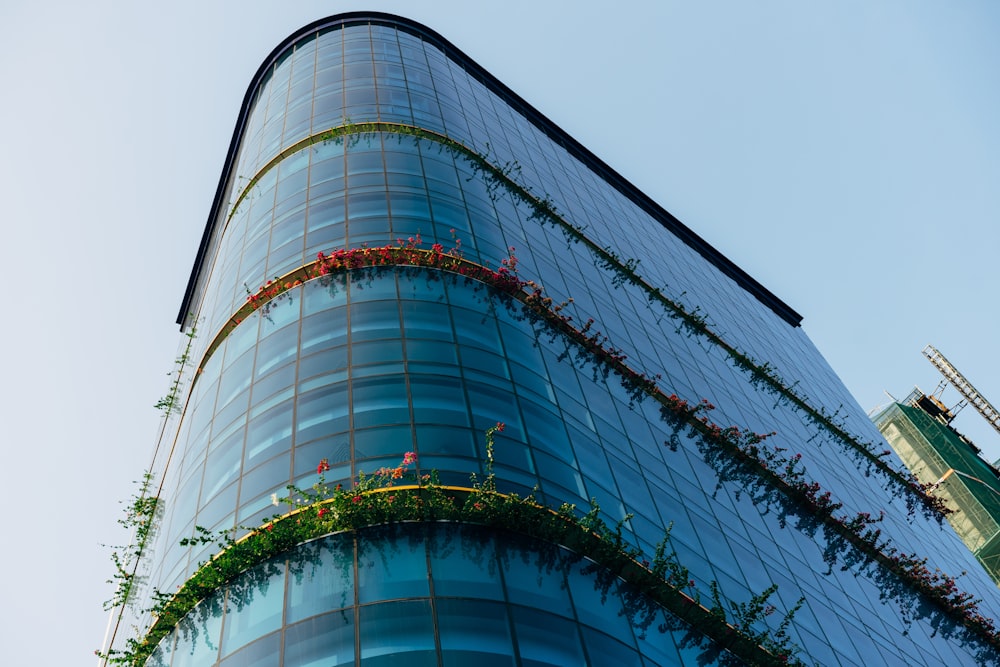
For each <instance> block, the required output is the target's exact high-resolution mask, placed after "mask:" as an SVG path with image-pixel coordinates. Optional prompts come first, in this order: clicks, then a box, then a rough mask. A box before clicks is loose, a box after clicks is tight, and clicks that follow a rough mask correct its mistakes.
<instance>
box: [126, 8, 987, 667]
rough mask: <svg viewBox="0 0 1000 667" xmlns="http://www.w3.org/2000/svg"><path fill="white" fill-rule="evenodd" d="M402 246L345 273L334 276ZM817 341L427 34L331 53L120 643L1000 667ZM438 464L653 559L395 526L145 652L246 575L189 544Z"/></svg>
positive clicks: (240, 213) (190, 376) (259, 188)
mask: <svg viewBox="0 0 1000 667" xmlns="http://www.w3.org/2000/svg"><path fill="white" fill-rule="evenodd" d="M387 246H391V247H392V249H391V250H386V251H385V253H386V255H387V256H389V257H390V259H389V260H386V261H384V262H382V263H379V264H377V265H375V266H372V265H370V264H373V263H375V262H369V265H365V266H360V265H359V266H357V267H354V268H351V267H348V268H346V269H344V270H337V271H333V272H328V273H325V274H324V275H322V276H320V277H316V275H317V271H316V268H317V267H318V266H323V264H322V263H317V262H318V260H317V255H318V253H325V257H327V258H329V257H330V253H332V252H335V251H338V250H339V251H343V252H342V254H341V256H342V257H343V256H348V255H350V253H361V254H362V255H364V256H365V257H369V256H373V255H375V254H377V253H376V251H375V250H374V249H382V248H385V247H387ZM364 248H367V249H369V250H359V249H364ZM365 253H367V254H365ZM435 253H436V254H435ZM350 256H360V255H350ZM430 257H437V260H434V261H431V260H430V259H428V258H430ZM415 258H416V259H415ZM441 258H444V260H446V262H445V263H447V264H448V266H441ZM418 260H419V261H418ZM327 261H329V260H327ZM435 261H436V262H437V264H435V263H434V262H435ZM470 267H488V270H483V271H481V272H479V273H476V272H475V271H473V270H471V269H470ZM512 276H513V277H512ZM498 277H505V279H507V282H502V281H500V280H499V278H498ZM541 288H544V292H541V291H539V290H540V289H541ZM799 320H800V318H799V316H798V315H797V314H796V313H795V311H794V310H793V309H791V308H790V307H789V306H787V305H786V304H784V303H783V302H782V301H781V300H780V299H778V298H777V297H776V296H775V295H773V294H772V293H771V292H769V291H768V290H767V289H765V288H764V287H763V286H761V285H760V284H759V283H757V282H756V281H754V280H753V279H752V278H751V277H750V276H748V275H747V274H746V273H745V272H744V271H742V270H741V269H740V268H739V267H737V266H736V265H734V264H733V263H732V262H731V261H730V260H728V259H727V258H726V257H724V256H722V255H721V254H720V253H719V252H718V251H717V250H715V249H714V248H712V247H711V246H709V245H708V244H707V243H706V242H705V241H703V240H702V239H701V238H699V237H698V236H697V235H696V234H695V233H694V232H692V231H691V230H690V229H688V228H687V227H686V226H684V225H683V224H682V223H681V222H680V221H678V220H677V219H675V218H674V217H673V216H671V215H670V214H669V213H668V212H667V211H665V210H664V209H663V208H661V207H660V206H659V205H658V204H656V203H655V202H653V201H651V200H650V199H649V198H648V197H646V196H645V195H643V194H642V193H641V192H639V191H638V190H636V188H635V187H634V186H632V185H631V184H629V183H628V182H627V181H625V180H624V179H623V178H622V177H621V176H620V175H618V174H617V173H616V172H615V171H613V170H612V169H611V168H610V167H608V166H607V165H606V164H604V163H603V162H602V161H601V160H600V159H598V158H597V157H596V156H594V155H593V154H591V153H590V152H589V151H588V150H587V149H585V148H584V147H583V146H581V145H580V144H579V143H577V142H576V141H575V140H574V139H572V138H571V137H569V136H568V135H566V134H565V133H564V132H563V131H562V130H560V129H559V128H558V127H556V126H555V125H554V124H553V123H552V122H551V121H549V120H548V119H546V118H545V117H543V116H542V115H541V114H539V113H538V112H537V111H536V110H535V109H534V108H532V107H531V106H530V105H529V104H528V103H527V102H525V101H524V100H522V99H521V98H520V97H518V96H517V95H516V94H515V93H514V92H512V91H511V90H510V89H508V88H507V87H506V86H505V85H504V84H502V83H500V82H499V81H497V80H496V79H495V78H494V77H493V76H491V75H490V74H489V73H487V72H485V71H484V70H483V69H482V68H481V67H479V66H478V65H476V64H475V63H474V62H472V61H471V60H470V59H469V57H468V56H466V55H465V54H463V53H462V52H460V51H458V50H457V49H456V48H455V47H454V46H453V45H451V44H450V43H449V42H448V41H446V40H445V39H444V38H442V37H441V36H439V35H437V34H436V33H434V32H433V31H431V30H429V29H428V28H426V27H424V26H422V25H419V24H416V23H414V22H412V21H409V20H406V19H403V18H399V17H395V16H389V15H384V14H377V13H364V14H343V15H339V16H334V17H330V18H328V19H324V20H322V21H318V22H316V23H314V24H312V25H309V26H306V27H305V28H303V29H301V30H300V31H298V32H296V33H295V34H294V35H292V36H290V37H289V38H288V39H286V40H285V41H284V42H283V43H282V44H281V45H280V46H279V47H278V48H277V49H275V51H274V52H273V53H271V55H270V56H269V57H268V58H267V60H266V61H265V62H264V64H263V65H262V66H261V68H260V69H259V70H258V72H257V74H256V75H255V76H254V78H253V81H252V84H251V85H250V88H249V90H248V92H247V95H246V97H245V100H244V103H243V107H242V109H241V110H240V113H239V118H238V121H237V124H236V129H235V132H234V135H233V139H232V143H231V145H230V149H229V152H228V155H227V156H226V160H225V167H224V170H223V173H222V177H221V179H220V182H219V186H218V189H217V193H216V196H215V200H214V202H213V206H212V210H211V213H210V215H209V218H208V223H207V226H206V229H205V233H204V236H203V239H202V242H201V246H200V248H199V252H198V256H197V259H196V261H195V266H194V270H193V272H192V274H191V279H190V282H189V284H188V287H187V290H186V293H185V296H184V301H183V305H182V307H181V309H180V317H179V322H180V324H181V326H182V330H183V331H185V332H187V333H190V334H192V338H191V348H190V350H189V352H188V354H187V355H186V357H185V358H186V359H190V366H189V367H188V369H189V370H190V372H189V373H187V374H186V375H185V376H184V378H183V383H182V384H181V385H179V387H180V388H179V389H178V391H177V392H176V394H175V395H173V396H172V397H171V400H170V401H169V402H168V403H169V405H168V411H169V412H170V415H169V416H168V419H167V421H166V422H165V426H164V436H163V438H161V441H160V444H159V446H158V448H157V452H156V454H155V458H154V463H153V474H154V484H153V487H152V488H153V490H154V492H155V495H156V497H157V498H158V505H157V506H158V509H157V512H156V515H155V522H154V524H155V527H154V530H153V531H152V533H151V535H150V537H149V539H148V544H147V543H143V544H142V545H141V546H142V547H143V549H142V550H143V552H144V554H143V556H144V557H143V559H142V562H141V566H140V568H139V570H138V571H137V576H136V581H137V582H140V583H141V584H142V586H137V587H136V590H135V592H133V593H132V594H131V595H130V596H129V597H130V601H129V603H128V604H127V605H125V607H124V609H123V610H122V612H121V613H120V615H119V616H118V619H119V620H118V623H117V625H116V630H115V634H114V639H113V642H112V647H113V648H115V649H119V650H124V651H125V652H126V653H125V654H118V656H119V657H121V656H122V655H124V656H125V657H124V658H122V659H123V660H133V661H136V662H141V661H142V660H145V664H150V665H172V666H173V667H178V666H181V665H226V666H231V665H240V666H246V665H277V664H280V665H288V666H290V665H317V666H318V665H324V666H328V665H364V666H368V667H372V666H375V665H390V664H392V665H396V664H406V665H410V666H415V665H468V664H477V665H483V666H484V667H485V666H486V665H511V666H515V665H519V666H523V667H528V666H532V667H535V666H542V665H552V666H560V667H565V666H567V665H616V666H617V665H636V666H640V665H642V666H652V665H701V664H758V663H761V662H767V661H768V660H769V659H771V658H773V659H774V661H775V662H778V663H781V662H784V658H782V657H781V655H782V654H783V652H784V651H786V650H787V651H788V652H790V655H791V658H790V661H792V662H794V661H796V660H800V661H802V662H804V663H806V664H821V665H859V666H860V665H875V664H886V665H942V664H948V665H972V664H983V663H986V664H992V663H995V662H996V661H997V660H996V655H997V654H996V647H997V646H998V644H997V637H996V633H995V630H993V629H992V621H991V620H990V619H993V618H997V615H998V612H1000V597H998V595H997V589H996V587H995V586H994V584H993V582H992V581H991V580H990V578H989V577H988V576H987V575H986V573H985V572H983V571H982V569H981V568H979V567H978V565H977V563H976V561H975V560H974V559H973V557H972V555H971V554H970V553H969V552H968V550H967V549H966V548H965V546H964V545H963V544H962V542H961V540H959V538H958V537H957V536H956V535H955V533H954V531H953V530H951V529H950V527H949V526H948V524H947V523H946V522H944V523H942V522H941V521H940V516H939V515H938V514H937V511H936V510H935V507H936V506H935V504H934V499H933V498H931V497H928V496H927V495H926V493H925V492H924V491H923V490H922V489H921V488H920V487H919V486H916V485H914V484H913V483H912V482H911V481H910V480H909V479H908V478H907V477H906V476H905V475H904V474H902V473H901V472H899V471H900V469H901V466H902V464H901V462H900V461H899V459H898V458H897V457H896V456H895V455H893V454H891V453H887V452H883V451H882V450H883V448H884V447H885V443H884V440H882V439H881V437H880V435H879V433H878V431H877V430H876V429H875V427H874V426H873V425H872V423H871V422H870V421H869V420H868V419H867V417H866V415H865V414H864V412H863V411H862V410H860V408H858V407H857V406H856V405H855V403H854V401H853V399H852V398H851V396H850V395H849V393H848V392H847V390H846V389H845V388H844V386H843V384H842V383H841V382H840V381H839V379H838V378H837V376H836V375H835V374H834V373H833V371H832V370H831V369H830V368H829V367H828V365H827V364H826V362H825V361H824V359H823V358H822V356H821V355H820V354H819V353H818V352H817V350H816V349H815V348H814V346H813V345H812V343H811V342H810V341H809V340H808V338H807V337H806V336H805V334H804V333H803V331H802V329H801V328H800V327H799ZM195 330H196V333H195ZM181 366H182V370H183V369H184V367H185V364H183V363H182V364H181ZM498 423H502V424H504V425H505V428H504V430H503V431H502V432H498V431H495V430H494V431H491V433H492V438H493V440H494V443H495V446H494V447H493V448H491V450H492V452H490V451H487V449H488V448H487V444H486V443H487V438H486V437H485V434H486V433H487V431H488V430H490V429H491V428H493V427H495V426H496V425H497V424H498ZM754 434H761V435H760V436H757V435H754ZM771 434H773V435H771ZM408 452H413V453H415V455H416V461H415V463H413V464H412V465H411V466H409V467H408V471H412V473H415V475H416V477H415V479H421V478H422V477H423V476H424V475H429V474H431V471H434V475H435V478H434V479H435V480H438V481H437V483H438V484H440V485H441V486H442V487H446V488H456V489H457V488H472V487H474V486H475V484H476V483H478V482H472V481H470V475H471V474H473V473H474V474H476V475H477V476H478V477H477V479H478V480H480V482H481V481H482V480H483V479H484V476H485V475H487V474H488V473H489V472H491V471H492V473H493V474H494V477H493V479H494V482H495V485H496V490H497V492H498V493H500V494H518V496H520V497H524V496H529V495H531V496H532V497H533V499H534V503H536V504H537V506H540V507H541V508H551V509H554V510H555V509H559V508H562V514H559V515H552V516H558V517H561V519H560V520H563V521H564V522H565V523H567V525H569V524H571V523H572V522H573V521H575V522H577V523H579V524H580V526H582V527H585V528H588V530H583V531H581V532H582V533H585V534H586V535H593V534H594V532H595V530H596V532H597V533H601V532H602V531H601V530H599V529H595V528H594V526H599V525H603V526H605V527H606V528H605V530H604V531H603V537H602V538H601V539H603V542H601V544H607V543H611V544H612V546H613V547H614V548H615V549H618V551H617V552H615V553H619V552H620V553H621V554H624V557H625V561H627V562H626V563H625V565H622V563H623V562H625V561H622V560H621V559H619V560H615V559H614V558H610V557H608V556H607V553H608V552H607V551H601V550H600V549H596V550H591V551H587V550H586V549H583V550H581V549H580V548H577V547H575V546H574V544H571V543H570V542H571V540H570V541H567V540H553V539H546V538H545V535H543V534H540V531H539V530H535V529H532V528H531V527H530V526H529V524H528V522H525V524H524V526H523V529H521V528H522V527H520V526H518V525H516V522H508V524H505V525H504V526H498V525H496V524H490V523H489V522H477V521H472V520H465V521H455V520H452V521H407V522H393V521H391V520H390V521H380V522H374V521H373V523H377V524H378V525H372V526H371V527H356V528H355V529H352V530H340V531H332V532H331V533H330V534H328V535H321V536H316V537H314V538H310V539H308V540H303V541H302V543H301V544H297V545H292V546H291V547H290V548H287V549H284V550H283V551H281V552H280V553H276V554H269V555H267V557H266V558H261V559H260V562H254V561H253V560H252V559H250V560H249V561H247V562H246V563H245V567H244V568H243V569H244V571H243V572H242V574H239V575H236V576H233V577H229V578H226V579H224V580H220V581H219V582H218V585H217V586H215V588H214V589H213V590H211V591H209V592H208V593H207V594H205V595H203V596H202V597H203V598H204V599H202V600H201V601H200V602H199V603H198V604H197V605H196V606H194V607H193V608H192V609H190V610H189V611H186V612H185V613H183V614H180V617H179V618H178V619H174V621H171V622H170V623H169V624H168V626H169V627H166V630H165V631H164V632H163V633H161V635H162V636H158V637H154V638H153V639H147V640H146V642H145V644H144V643H143V640H142V639H141V638H142V637H143V636H144V633H145V632H146V628H147V627H148V626H149V625H150V624H151V623H157V624H159V626H158V627H160V628H161V629H163V628H164V627H165V626H164V624H165V623H167V622H166V621H165V620H164V619H165V618H166V614H164V613H162V610H161V612H160V613H157V614H155V615H153V616H151V615H150V614H149V613H148V612H144V611H142V610H143V609H144V608H147V607H149V606H150V605H151V604H152V603H153V602H155V601H157V600H160V601H162V600H163V599H164V598H169V597H170V595H171V594H173V592H174V591H178V590H180V589H181V587H182V586H184V585H185V582H188V581H189V579H190V578H191V577H192V576H193V575H195V573H196V572H198V571H199V567H201V564H202V563H204V562H206V561H208V560H210V559H211V558H212V557H213V555H214V554H216V553H217V552H218V551H219V550H220V547H219V546H218V545H216V544H215V543H212V542H209V543H205V541H203V540H194V541H185V542H183V543H182V540H186V539H187V538H191V537H192V536H198V535H207V534H217V533H218V532H219V531H229V534H231V535H232V536H233V537H234V538H236V539H242V538H243V537H244V536H245V535H247V534H248V533H249V534H250V535H251V537H253V536H254V535H258V534H260V533H261V532H262V531H263V530H265V529H264V528H260V529H258V530H254V527H260V526H262V522H268V521H270V519H271V517H273V516H274V515H275V514H280V513H281V511H282V509H281V508H276V507H275V506H274V501H275V499H276V498H282V497H284V496H285V495H286V494H287V493H288V492H287V491H286V487H287V485H289V484H295V485H298V486H299V487H303V488H307V487H310V486H311V485H313V484H314V483H315V482H316V481H317V479H318V472H322V473H323V474H324V477H325V480H326V482H327V483H328V484H330V485H331V486H332V485H334V484H337V483H339V484H342V485H344V487H345V488H347V489H350V488H352V487H351V485H352V484H353V483H354V481H355V480H357V479H358V476H359V475H360V474H361V473H366V474H368V475H371V474H372V473H374V472H375V471H378V470H380V469H381V470H391V469H394V467H398V466H400V461H401V460H402V459H403V457H404V456H406V455H407V453H408ZM489 462H492V463H489ZM318 466H319V468H318ZM326 467H328V468H329V469H326ZM412 473H411V472H408V473H407V474H408V476H409V478H410V479H414V477H413V474H412ZM368 479H369V480H370V477H369V478H368ZM390 488H391V487H390ZM456 493H457V492H456ZM569 505H572V506H575V508H569V507H568V506H569ZM296 516H303V515H301V514H300V515H296ZM568 517H575V518H574V519H570V518H568ZM293 518H294V516H293ZM263 525H265V526H266V525H270V524H266V523H265V524H263ZM572 525H576V523H572ZM541 532H544V531H541ZM668 533H669V537H668V539H666V540H665V541H664V536H665V535H667V534H668ZM581 539H582V538H581ZM661 544H662V545H663V547H662V548H661V549H660V551H659V554H658V545H661ZM601 554H603V556H602V555H601ZM664 554H666V555H665V556H664ZM922 559H926V560H922ZM665 562H668V563H669V564H670V567H669V568H668V574H667V575H664V566H663V564H664V563H665ZM963 571H967V574H965V575H964V576H959V575H961V573H962V572H963ZM668 575H669V576H668ZM678 575H683V579H684V581H678ZM649 576H659V577H660V578H661V579H663V578H664V577H666V579H669V583H670V585H668V586H666V587H664V586H652V585H650V583H649V582H650V579H649ZM950 576H955V577H959V578H958V580H957V589H953V588H952V584H951V583H950V582H951V581H952V580H951V578H950ZM775 586H776V588H774V587H775ZM955 590H957V591H959V592H957V593H956V592H955ZM163 592H166V593H163ZM962 592H968V593H970V594H971V595H973V596H975V597H976V598H982V600H980V601H978V603H976V604H973V603H972V601H970V600H967V599H966V598H965V597H964V595H963V594H962ZM719 619H724V621H722V622H721V623H720V622H718V621H719ZM133 625H134V626H136V628H137V631H138V636H139V637H140V641H139V644H133V645H129V644H127V641H128V637H129V636H131V633H132V626H133ZM154 639H155V641H154ZM130 646H131V648H130ZM135 646H145V647H146V649H147V653H149V656H148V659H147V658H146V657H144V656H145V654H143V657H142V658H141V659H140V658H136V657H135V655H136V654H135V653H134V652H132V653H130V651H132V649H134V647H135Z"/></svg>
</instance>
